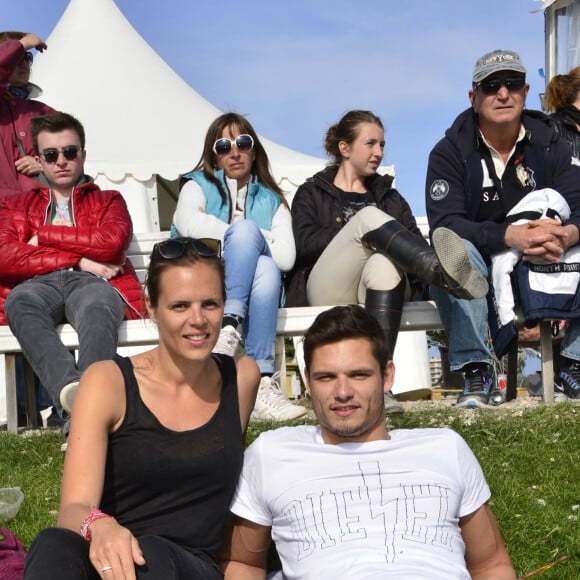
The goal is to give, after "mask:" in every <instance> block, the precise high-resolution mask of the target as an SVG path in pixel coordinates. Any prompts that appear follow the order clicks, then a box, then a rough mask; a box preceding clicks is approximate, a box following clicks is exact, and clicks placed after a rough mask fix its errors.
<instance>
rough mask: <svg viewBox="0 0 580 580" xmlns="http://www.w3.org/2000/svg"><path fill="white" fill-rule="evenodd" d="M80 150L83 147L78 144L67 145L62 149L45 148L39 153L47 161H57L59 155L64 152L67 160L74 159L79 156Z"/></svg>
mask: <svg viewBox="0 0 580 580" xmlns="http://www.w3.org/2000/svg"><path fill="white" fill-rule="evenodd" d="M80 150H81V148H80V147H79V146H78V145H67V146H66V147H63V148H62V149H43V150H42V151H41V152H40V153H39V156H40V157H42V158H43V159H44V160H45V161H46V162H47V163H56V162H57V161H58V156H59V155H60V154H61V153H62V155H63V157H64V158H65V159H66V160H67V161H73V160H74V159H76V158H77V155H78V154H79V151H80Z"/></svg>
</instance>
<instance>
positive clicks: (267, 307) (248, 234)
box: [223, 220, 281, 373]
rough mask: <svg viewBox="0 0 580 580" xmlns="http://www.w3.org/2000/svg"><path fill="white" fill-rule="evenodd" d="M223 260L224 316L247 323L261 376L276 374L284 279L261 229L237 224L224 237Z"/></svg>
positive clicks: (247, 222)
mask: <svg viewBox="0 0 580 580" xmlns="http://www.w3.org/2000/svg"><path fill="white" fill-rule="evenodd" d="M223 258H224V261H225V264H226V304H225V308H224V314H235V315H236V316H239V317H240V318H243V319H244V322H243V325H242V331H243V335H244V344H245V350H246V354H247V355H249V356H251V357H252V358H253V359H254V360H255V361H256V363H257V364H258V367H259V368H260V372H261V373H273V372H274V342H275V339H276V319H277V316H278V305H279V304H280V287H281V275H280V270H279V268H278V266H277V265H276V262H274V260H273V259H272V256H271V254H270V248H268V243H267V242H266V239H265V238H264V236H263V234H262V232H261V231H260V228H259V227H258V226H257V225H256V224H255V223H254V222H252V221H250V220H240V221H237V222H234V223H233V224H232V225H231V226H230V227H229V228H228V229H227V231H226V234H225V236H224V249H223Z"/></svg>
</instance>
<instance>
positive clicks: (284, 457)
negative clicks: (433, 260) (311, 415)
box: [223, 306, 516, 580]
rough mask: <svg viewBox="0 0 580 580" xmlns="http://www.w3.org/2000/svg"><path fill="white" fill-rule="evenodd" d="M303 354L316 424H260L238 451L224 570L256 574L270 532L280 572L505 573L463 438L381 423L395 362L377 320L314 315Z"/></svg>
mask: <svg viewBox="0 0 580 580" xmlns="http://www.w3.org/2000/svg"><path fill="white" fill-rule="evenodd" d="M304 358H305V362H306V380H307V388H308V392H309V393H310V396H311V398H312V405H313V409H314V412H315V414H316V416H317V418H318V420H319V423H320V425H319V426H306V425H303V426H297V427H285V428H281V429H277V430H274V431H268V432H265V433H262V434H261V435H260V437H258V439H257V440H256V441H255V442H254V443H253V444H252V445H251V446H250V447H249V448H248V450H247V451H246V456H245V460H244V468H243V472H242V476H241V479H240V482H239V485H238V489H237V491H236V494H235V496H234V500H233V503H232V506H231V511H232V512H233V514H234V518H233V525H232V529H231V530H230V531H229V533H228V539H227V541H226V543H225V546H224V551H223V559H224V566H225V578H226V579H230V578H235V579H236V580H241V579H244V578H260V579H263V578H265V577H266V557H267V552H268V547H269V545H270V541H271V539H273V540H274V542H275V544H276V548H277V550H278V554H279V556H280V560H281V562H282V573H281V575H280V576H277V577H283V578H286V579H309V578H312V579H314V578H316V579H318V580H319V579H325V578H329V579H330V578H332V579H335V578H340V579H341V580H345V579H357V580H359V579H364V578H396V579H397V580H400V579H413V580H420V579H425V580H427V579H429V580H437V579H442V580H443V579H444V580H450V579H466V580H467V579H469V578H474V579H478V580H482V579H484V578H490V579H491V578H493V579H494V580H503V579H514V578H515V577H516V575H515V572H514V569H513V567H512V564H511V560H510V557H509V555H508V553H507V551H506V549H505V546H504V543H503V540H502V538H501V534H500V532H499V529H498V526H497V523H496V521H495V518H494V516H493V513H492V511H491V508H490V507H489V505H488V504H487V501H488V500H489V498H490V491H489V487H488V486H487V483H486V481H485V478H484V476H483V473H482V471H481V467H480V466H479V463H478V462H477V459H476V458H475V456H474V455H473V453H472V452H471V450H470V449H469V447H468V446H467V444H466V443H465V441H464V440H463V439H462V438H461V437H460V436H459V435H457V434H456V433H455V432H454V431H451V430H450V429H412V430H406V429H397V430H394V431H392V432H389V431H387V428H386V425H385V420H384V412H383V392H384V391H388V390H389V389H390V388H391V386H392V384H393V379H394V373H395V368H394V365H393V362H392V360H390V359H391V358H392V356H391V353H389V352H388V350H387V347H386V345H385V338H384V335H383V332H382V330H381V328H380V326H379V325H378V323H377V322H376V321H375V319H374V318H373V317H372V316H371V315H369V314H368V313H367V312H366V311H365V310H364V309H363V308H361V307H359V306H338V307H335V308H332V309H330V310H328V311H326V312H324V313H322V314H320V315H319V316H318V318H317V319H316V320H315V321H314V323H313V325H312V327H311V328H310V330H309V331H308V333H307V334H306V337H305V342H304Z"/></svg>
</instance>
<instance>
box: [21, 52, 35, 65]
mask: <svg viewBox="0 0 580 580" xmlns="http://www.w3.org/2000/svg"><path fill="white" fill-rule="evenodd" d="M22 60H25V61H26V62H27V63H28V64H32V61H33V60H34V55H33V54H32V53H31V52H30V51H28V50H27V51H26V52H25V53H24V56H23V57H22Z"/></svg>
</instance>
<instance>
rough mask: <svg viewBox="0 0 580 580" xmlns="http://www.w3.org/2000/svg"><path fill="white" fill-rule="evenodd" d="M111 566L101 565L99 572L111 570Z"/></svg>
mask: <svg viewBox="0 0 580 580" xmlns="http://www.w3.org/2000/svg"><path fill="white" fill-rule="evenodd" d="M112 569H113V566H103V567H102V568H101V572H108V571H109V570H112Z"/></svg>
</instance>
